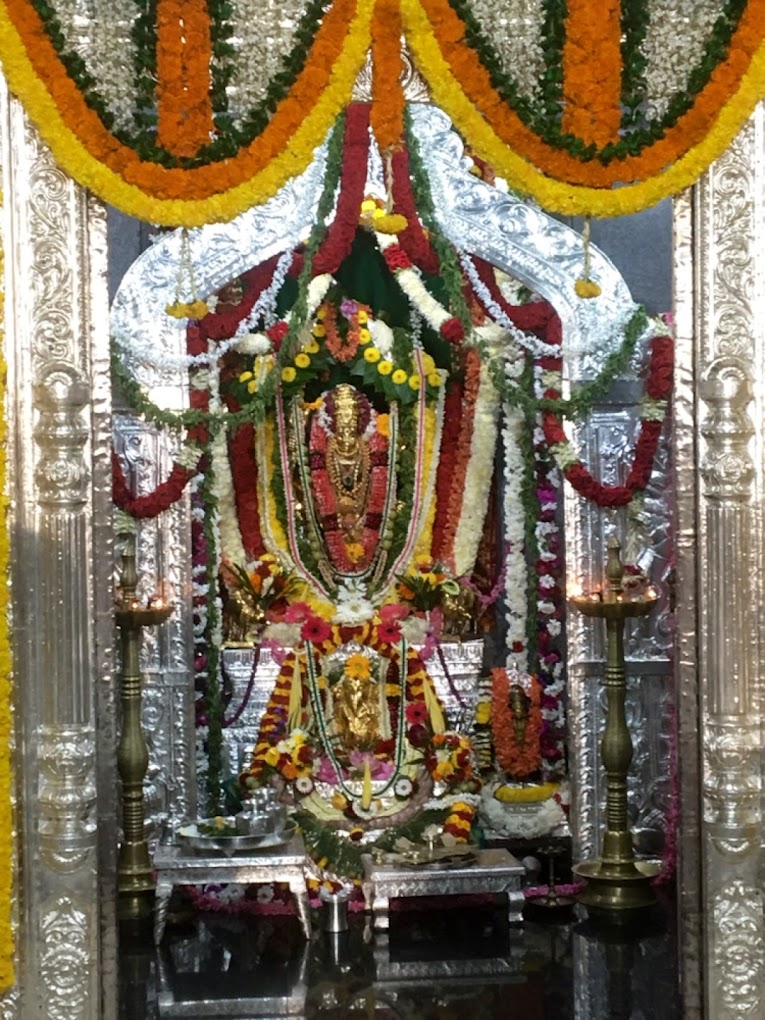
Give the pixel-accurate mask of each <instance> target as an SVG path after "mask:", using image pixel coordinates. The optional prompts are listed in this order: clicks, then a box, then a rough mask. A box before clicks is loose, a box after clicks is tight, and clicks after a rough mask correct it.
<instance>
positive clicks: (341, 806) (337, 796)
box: [331, 793, 348, 811]
mask: <svg viewBox="0 0 765 1020" xmlns="http://www.w3.org/2000/svg"><path fill="white" fill-rule="evenodd" d="M331 804H332V807H333V808H334V809H335V810H336V811H345V809H346V808H347V807H348V801H347V800H346V799H345V797H344V796H343V795H342V793H333V794H332V801H331Z"/></svg>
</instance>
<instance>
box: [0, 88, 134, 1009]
mask: <svg viewBox="0 0 765 1020" xmlns="http://www.w3.org/2000/svg"><path fill="white" fill-rule="evenodd" d="M0 137H1V139H2V149H1V150H0V151H1V155H0V163H1V164H2V169H3V191H4V196H5V203H4V207H3V224H2V232H3V241H4V247H5V253H6V280H5V294H6V300H7V305H6V333H7V357H8V402H7V408H8V415H9V447H10V449H9V487H10V494H11V499H12V506H13V514H12V521H11V527H12V565H11V566H12V576H13V580H14V584H13V617H14V629H13V656H14V666H15V675H16V681H17V682H16V692H17V693H16V697H17V704H16V709H17V711H16V724H17V734H16V747H17V749H18V750H17V757H16V765H17V770H18V776H19V778H18V790H19V800H18V808H17V831H18V841H19V854H20V867H19V869H18V873H17V881H16V888H17V890H18V894H19V898H20V902H21V904H23V913H22V914H21V916H20V918H19V931H18V942H17V947H18V961H17V976H18V983H19V984H18V991H17V993H15V994H11V995H9V996H8V997H7V998H6V999H5V1000H4V1001H3V1003H2V1010H3V1016H5V1017H9V1018H10V1017H11V1016H14V1015H20V1016H37V1017H40V1018H43V1020H44V1018H50V1020H59V1018H60V1020H63V1018H65V1017H66V1018H77V1020H80V1018H82V1020H90V1018H94V1020H95V1018H96V1017H107V1018H108V1017H111V1016H114V1015H115V1014H116V984H117V982H116V959H115V958H116V943H115V920H114V900H115V874H114V871H115V848H116V826H115V796H114V790H115V743H114V711H113V707H114V691H113V686H112V684H113V667H112V648H111V645H112V620H111V601H112V599H111V576H110V574H111V571H110V566H109V560H110V556H111V484H110V471H109V446H110V430H109V420H108V419H109V413H110V401H111V395H110V385H109V371H108V337H107V336H106V332H105V331H104V330H103V328H102V325H103V323H105V322H106V321H107V307H106V304H107V290H106V251H105V216H104V212H103V209H102V208H101V207H100V206H98V205H97V204H96V203H94V202H93V201H91V200H89V199H88V197H87V195H86V194H85V192H83V191H82V190H81V189H79V188H77V187H76V186H75V185H74V184H73V183H72V182H71V181H69V180H68V179H67V178H66V176H65V175H64V174H63V173H62V172H61V171H60V170H58V169H57V167H56V166H55V165H54V163H53V161H52V159H51V156H50V154H49V152H48V150H47V149H46V148H45V147H44V146H43V145H42V144H41V142H40V140H39V138H38V136H37V134H36V132H35V131H34V130H33V129H32V128H31V126H30V125H29V123H28V121H27V120H26V117H25V116H24V114H23V112H22V110H21V108H20V106H19V105H18V103H16V102H15V101H12V100H10V99H9V97H8V96H7V93H6V92H5V88H4V83H3V84H2V85H0ZM96 550H97V551H98V552H97V553H96ZM96 804H98V826H96V824H95V821H96ZM101 980H103V987H101V984H100V982H101Z"/></svg>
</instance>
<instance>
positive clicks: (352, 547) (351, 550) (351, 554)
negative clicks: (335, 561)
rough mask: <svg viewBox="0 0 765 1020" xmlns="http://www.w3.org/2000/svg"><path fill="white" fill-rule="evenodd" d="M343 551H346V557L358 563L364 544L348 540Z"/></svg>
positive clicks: (362, 553)
mask: <svg viewBox="0 0 765 1020" xmlns="http://www.w3.org/2000/svg"><path fill="white" fill-rule="evenodd" d="M345 551H346V552H347V553H348V559H349V560H350V561H351V563H358V562H359V560H360V559H361V557H362V556H363V555H364V546H363V545H362V544H361V543H360V542H349V543H348V545H346V547H345Z"/></svg>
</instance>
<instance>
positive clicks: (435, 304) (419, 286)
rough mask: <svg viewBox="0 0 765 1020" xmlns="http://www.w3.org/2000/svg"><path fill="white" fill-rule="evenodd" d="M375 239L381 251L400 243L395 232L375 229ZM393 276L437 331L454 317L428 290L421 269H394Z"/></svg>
mask: <svg viewBox="0 0 765 1020" xmlns="http://www.w3.org/2000/svg"><path fill="white" fill-rule="evenodd" d="M375 239H376V240H377V244H378V246H379V248H380V251H381V252H383V253H384V252H385V250H386V248H390V247H391V246H392V245H394V244H398V237H397V236H396V235H395V234H379V233H377V232H376V231H375ZM393 277H394V279H395V281H396V283H397V284H398V285H399V287H400V288H401V290H402V291H403V292H404V294H405V295H406V296H407V298H408V299H409V301H410V302H411V304H412V305H413V307H414V308H415V309H416V310H417V311H418V312H419V314H420V315H421V316H422V317H423V319H425V320H426V322H428V323H429V324H430V325H431V326H432V327H433V329H434V330H436V332H439V331H440V329H441V327H442V326H443V324H444V323H445V322H448V321H449V319H453V318H454V316H453V315H452V314H451V313H450V312H448V311H447V310H446V309H445V308H444V306H443V305H442V304H441V303H440V302H439V301H436V299H435V298H434V297H433V295H432V294H430V293H429V292H428V290H427V288H426V286H425V284H424V283H423V282H422V278H421V276H420V271H419V269H417V268H416V267H414V266H412V267H411V268H409V269H395V270H393Z"/></svg>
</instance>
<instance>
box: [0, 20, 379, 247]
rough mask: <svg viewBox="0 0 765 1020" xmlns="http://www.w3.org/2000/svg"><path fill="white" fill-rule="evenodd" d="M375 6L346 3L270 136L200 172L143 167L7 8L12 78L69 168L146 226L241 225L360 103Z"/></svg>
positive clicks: (6, 58)
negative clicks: (354, 95)
mask: <svg viewBox="0 0 765 1020" xmlns="http://www.w3.org/2000/svg"><path fill="white" fill-rule="evenodd" d="M372 8H373V0H336V2H335V3H334V4H333V6H332V7H331V8H330V10H329V12H328V13H327V15H325V19H324V24H323V25H322V28H321V29H320V30H319V33H318V34H317V38H316V40H315V42H314V45H313V47H312V49H311V54H310V56H309V59H308V61H307V63H306V65H305V67H304V68H303V71H302V72H301V74H300V76H299V78H298V80H297V82H296V83H295V85H294V86H293V88H292V89H291V90H290V93H289V94H288V96H287V97H286V98H285V99H284V100H283V101H282V103H280V105H279V107H278V108H277V111H276V112H275V114H274V117H273V118H272V121H271V123H270V124H269V125H268V127H267V128H266V130H265V131H264V133H263V135H262V136H261V137H260V138H257V139H255V141H254V142H253V143H252V145H251V146H249V147H248V148H247V149H246V150H244V151H243V152H240V153H239V155H238V156H237V157H234V158H232V159H228V160H223V161H221V162H219V163H214V164H208V165H206V166H202V167H198V168H196V169H192V170H180V169H171V170H168V169H166V168H164V167H161V166H159V165H157V164H152V163H147V162H143V161H141V160H140V159H139V158H138V156H137V154H136V153H134V152H133V151H132V149H129V148H128V147H127V146H124V145H121V143H119V142H118V141H117V139H115V138H114V137H113V136H112V135H111V134H109V132H107V131H106V129H105V128H104V127H103V125H102V124H101V122H100V120H98V118H97V116H96V114H95V112H94V111H92V110H90V109H89V108H88V107H87V106H86V105H85V103H84V101H83V100H82V97H81V96H80V95H79V93H78V92H77V90H76V88H75V86H74V84H73V83H72V82H71V81H70V80H69V79H68V78H67V76H66V74H65V73H64V71H63V68H62V67H61V66H60V65H59V63H58V58H57V57H56V56H55V54H54V51H53V50H52V47H51V46H50V43H49V41H48V40H47V38H46V37H45V36H44V33H41V32H38V33H37V34H35V31H34V26H32V28H30V29H27V28H26V27H25V29H24V37H23V38H22V34H21V32H20V31H19V29H18V28H17V26H16V24H15V23H14V20H13V19H12V18H11V15H10V13H9V9H8V6H7V3H4V2H0V39H2V41H3V46H2V54H3V72H4V74H5V76H6V79H7V80H8V83H9V85H10V88H11V90H12V91H13V92H14V93H15V94H16V95H18V96H19V98H20V99H21V100H22V102H23V103H24V105H25V107H26V109H27V111H28V113H29V114H30V116H31V117H32V119H33V120H34V122H35V124H36V125H37V127H38V130H39V131H40V134H41V136H42V137H43V139H44V140H45V141H46V143H47V144H48V145H49V146H50V148H51V150H52V152H53V154H54V156H55V158H56V161H57V163H58V164H59V166H61V167H62V169H63V170H65V171H66V172H67V173H68V174H70V176H72V177H73V178H74V179H75V180H76V181H77V182H78V183H79V184H81V185H83V186H84V187H87V188H89V189H90V190H91V191H93V192H94V193H95V194H96V195H98V196H99V197H100V198H102V199H104V200H105V201H107V202H109V203H111V204H112V205H114V206H116V207H117V208H118V209H121V210H122V211H123V212H126V213H128V214H130V215H132V216H136V217H138V218H140V219H143V220H148V221H150V222H153V223H159V224H164V225H169V226H188V227H194V226H200V225H201V224H204V223H211V222H222V221H226V220H230V219H233V218H234V217H235V216H237V215H239V213H241V212H243V211H244V210H246V209H249V208H250V207H251V206H252V205H256V204H258V203H259V202H264V201H266V200H267V199H269V198H270V197H271V196H273V195H275V194H276V192H277V191H278V190H279V189H280V188H281V187H282V186H283V185H284V184H285V183H286V182H287V181H288V180H289V179H290V178H291V177H294V176H296V175H297V174H300V173H302V171H303V170H304V169H305V168H306V166H307V165H308V163H309V162H310V160H311V158H312V156H313V152H314V150H315V149H316V147H317V146H318V145H320V144H321V143H322V142H323V141H324V138H325V136H326V134H327V132H328V131H329V128H330V126H331V125H332V123H333V122H334V120H335V118H336V117H337V115H338V113H339V112H340V111H341V110H342V109H343V108H344V107H345V106H346V105H347V103H348V102H349V100H350V97H351V91H352V88H353V84H354V82H355V80H356V78H357V76H358V73H359V71H360V70H361V66H362V65H363V62H364V59H365V56H366V52H367V48H368V46H369V38H370V20H371V15H372ZM14 11H15V15H16V16H17V17H21V13H20V11H21V12H22V13H23V14H24V16H25V17H27V20H30V19H31V17H33V16H34V12H33V11H31V7H30V8H29V9H27V7H26V5H23V6H22V8H14ZM30 12H31V14H30ZM38 20H39V19H38ZM27 38H31V39H32V40H33V41H34V51H35V62H33V61H32V60H31V59H30V57H29V54H28V52H27V49H26V47H25V39H27ZM46 46H47V50H48V51H50V57H49V59H48V63H47V64H45V65H44V67H45V73H44V76H42V73H38V71H37V65H38V64H40V63H41V57H40V53H39V52H38V51H42V50H44V49H45V48H46ZM54 86H55V88H56V89H58V91H59V93H60V94H58V95H57V96H56V97H54V95H53V94H52V93H53V91H55V90H54ZM67 109H69V110H70V111H72V112H71V116H70V118H69V119H67V117H66V115H65V112H66V110H67ZM81 119H82V120H83V122H82V123H80V120H81ZM85 121H86V122H87V124H86V125H85ZM85 127H87V130H86V129H85Z"/></svg>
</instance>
